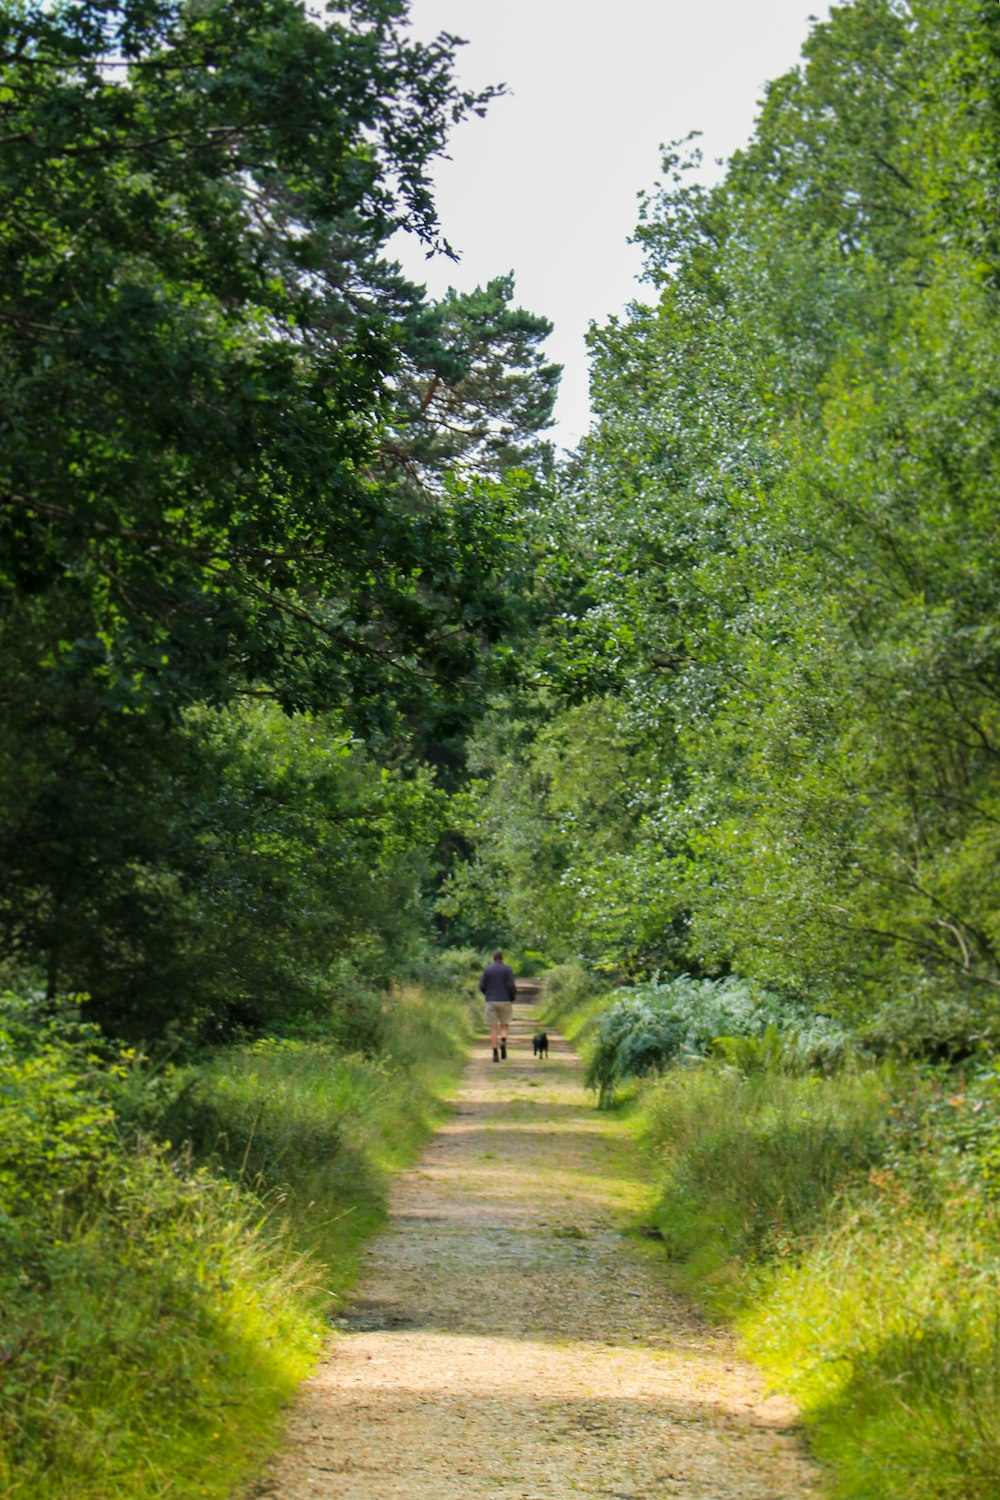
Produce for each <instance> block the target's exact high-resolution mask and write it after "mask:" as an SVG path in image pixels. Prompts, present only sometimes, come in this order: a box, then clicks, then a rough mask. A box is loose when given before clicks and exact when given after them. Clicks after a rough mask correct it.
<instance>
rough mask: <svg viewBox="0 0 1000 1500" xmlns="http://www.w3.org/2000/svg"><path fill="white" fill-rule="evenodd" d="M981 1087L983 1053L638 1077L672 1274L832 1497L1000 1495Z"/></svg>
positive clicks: (994, 1180) (996, 1223)
mask: <svg viewBox="0 0 1000 1500" xmlns="http://www.w3.org/2000/svg"><path fill="white" fill-rule="evenodd" d="M998 1102H1000V1082H998V1075H997V1073H996V1070H995V1069H993V1068H992V1067H989V1066H987V1067H984V1068H982V1069H980V1070H979V1071H978V1073H977V1074H976V1075H975V1076H974V1077H972V1078H958V1079H956V1078H955V1077H954V1076H949V1075H946V1074H945V1075H937V1076H936V1075H934V1074H928V1073H927V1072H921V1071H920V1070H918V1069H917V1068H915V1067H906V1068H902V1067H900V1068H895V1069H876V1068H874V1067H870V1068H868V1069H864V1068H860V1067H855V1068H854V1069H849V1070H845V1071H844V1072H842V1073H841V1074H839V1075H835V1076H832V1077H813V1078H806V1077H801V1076H789V1075H788V1074H786V1073H784V1072H782V1071H781V1070H780V1069H776V1070H774V1071H772V1072H765V1073H760V1074H756V1075H751V1076H748V1077H741V1076H740V1075H738V1074H737V1073H736V1072H735V1071H734V1070H732V1069H728V1068H720V1067H718V1066H714V1065H711V1064H708V1065H703V1066H702V1067H701V1068H694V1069H676V1070H673V1071H671V1072H669V1073H667V1074H666V1075H664V1076H663V1077H662V1078H660V1079H659V1080H658V1081H657V1082H656V1083H653V1084H650V1085H649V1086H647V1088H646V1089H645V1091H644V1094H643V1118H644V1122H645V1124H644V1128H645V1138H646V1142H647V1146H648V1148H649V1151H650V1154H651V1160H652V1162H653V1165H654V1170H655V1172H656V1174H657V1178H658V1185H659V1207H658V1222H659V1225H660V1227H661V1230H662V1232H663V1235H664V1238H665V1240H666V1243H667V1248H668V1251H669V1253H670V1255H671V1256H672V1258H673V1260H674V1274H675V1276H676V1278H677V1279H678V1281H679V1282H680V1284H681V1285H682V1286H683V1287H684V1288H685V1289H686V1290H688V1291H690V1292H693V1293H694V1294H695V1295H696V1296H697V1297H698V1298H699V1299H700V1300H701V1301H702V1303H703V1304H705V1305H706V1306H707V1307H708V1308H709V1309H710V1310H711V1311H712V1312H714V1313H717V1314H718V1313H721V1314H724V1315H727V1316H730V1317H732V1318H735V1320H736V1321H737V1323H738V1325H739V1327H740V1328H741V1330H742V1332H743V1336H744V1341H745V1346H746V1348H747V1350H748V1352H749V1353H750V1354H751V1355H752V1356H753V1357H754V1358H755V1359H757V1360H758V1361H759V1362H760V1363H762V1364H763V1365H764V1367H765V1368H766V1369H767V1370H768V1371H769V1372H770V1373H771V1375H772V1377H773V1378H774V1380H775V1382H776V1383H777V1384H779V1385H780V1386H782V1387H783V1388H784V1389H786V1390H788V1391H790V1392H791V1393H792V1394H793V1395H794V1396H795V1397H796V1399H797V1400H798V1401H799V1402H800V1404H801V1406H802V1408H803V1411H804V1413H805V1415H806V1418H807V1420H808V1423H809V1425H810V1430H811V1434H812V1439H813V1442H814V1445H815V1448H816V1451H817V1453H818V1455H819V1456H820V1457H821V1458H822V1459H824V1460H825V1461H826V1462H827V1463H828V1465H829V1468H828V1486H829V1493H830V1494H831V1495H832V1496H836V1497H837V1500H874V1497H876V1496H877V1497H878V1500H998V1497H1000V1209H998V1197H1000V1129H998V1124H997V1104H998Z"/></svg>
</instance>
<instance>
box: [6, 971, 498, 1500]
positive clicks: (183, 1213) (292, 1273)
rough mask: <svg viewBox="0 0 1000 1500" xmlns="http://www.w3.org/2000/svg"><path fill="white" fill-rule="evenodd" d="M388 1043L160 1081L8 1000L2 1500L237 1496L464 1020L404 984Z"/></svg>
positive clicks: (456, 1056)
mask: <svg viewBox="0 0 1000 1500" xmlns="http://www.w3.org/2000/svg"><path fill="white" fill-rule="evenodd" d="M378 1031H379V1044H378V1047H377V1049H375V1050H373V1051H372V1052H371V1053H370V1055H367V1056H365V1055H362V1054H360V1053H353V1054H345V1053H344V1052H343V1051H342V1050H340V1049H338V1048H337V1047H336V1046H334V1045H332V1044H331V1043H329V1042H326V1041H324V1040H323V1039H322V1038H317V1039H312V1040H309V1041H287V1040H286V1041H264V1042H257V1043H254V1044H250V1045H247V1046H245V1047H239V1048H233V1049H229V1050H227V1051H226V1052H224V1053H219V1054H216V1055H215V1056H214V1057H212V1058H211V1059H210V1060H208V1061H206V1062H205V1063H203V1064H202V1065H200V1066H197V1067H186V1068H183V1069H176V1070H172V1071H168V1072H167V1073H161V1074H160V1075H158V1076H155V1077H150V1076H149V1074H148V1071H147V1070H145V1069H142V1068H140V1067H139V1066H138V1065H137V1064H136V1062H135V1060H134V1059H130V1058H128V1057H124V1058H120V1059H118V1060H117V1061H114V1060H112V1059H110V1058H109V1057H108V1056H107V1055H106V1054H105V1052H104V1050H103V1048H102V1047H101V1045H100V1043H99V1039H98V1038H97V1037H96V1036H95V1035H94V1034H93V1033H92V1032H90V1031H89V1030H88V1029H87V1028H85V1027H80V1026H78V1025H75V1024H73V1023H62V1024H61V1023H47V1024H45V1025H40V1024H39V1022H38V1021H37V1018H31V1017H30V1016H29V1014H28V1011H27V1010H26V1008H25V1007H22V1006H19V1005H18V1004H17V1002H14V1001H8V1003H7V1006H6V1010H5V1013H4V1016H3V1017H2V1018H0V1070H2V1082H3V1087H2V1088H0V1318H2V1334H0V1338H2V1343H0V1389H2V1393H3V1400H2V1406H0V1496H3V1497H4V1500H8V1497H9V1500H29V1497H30V1500H64V1497H65V1500H69V1497H73V1500H113V1497H122V1500H125V1497H129V1500H147V1497H150V1500H151V1497H153V1496H165V1495H170V1496H171V1497H188V1496H191V1497H209V1500H222V1497H224V1496H228V1495H229V1494H231V1492H232V1488H233V1485H234V1483H235V1482H236V1481H237V1480H238V1478H239V1476H240V1475H241V1474H242V1473H244V1472H246V1470H247V1468H248V1467H250V1466H253V1465H255V1464H257V1463H259V1462H260V1459H261V1456H262V1453H264V1452H265V1451H266V1447H267V1444H268V1442H269V1441H271V1440H272V1438H273V1436H274V1434H275V1432H276V1429H277V1424H278V1421H279V1416H280V1409H281V1406H282V1403H283V1402H284V1401H285V1400H286V1399H287V1397H288V1395H289V1394H290V1393H291V1392H292V1391H293V1390H294V1388H295V1386H296V1384H297V1383H298V1381H299V1380H300V1379H301V1378H302V1377H303V1375H304V1374H305V1373H307V1371H308V1369H309V1368H310V1366H311V1365H312V1363H313V1362H314V1360H315V1358H316V1356H317V1353H318V1352H319V1349H320V1348H321V1345H322V1342H323V1339H324V1336H325V1333H326V1330H327V1328H328V1326H329V1315H330V1312H331V1310H334V1311H335V1309H336V1305H337V1300H336V1299H337V1297H338V1295H339V1294H340V1293H342V1292H343V1291H344V1290H345V1288H346V1287H347V1286H348V1284H349V1282H350V1279H351V1277H352V1275H353V1274H354V1270H355V1267H356V1260H357V1254H358V1249H359V1246H360V1245H361V1244H362V1243H363V1240H364V1239H365V1237H366V1236H367V1235H369V1234H370V1233H371V1231H372V1230H373V1228H375V1227H376V1226H377V1224H378V1223H379V1221H380V1219H381V1217H382V1214H383V1211H384V1203H385V1190H386V1184H387V1178H388V1174H389V1172H390V1171H391V1170H392V1169H393V1168H394V1167H396V1166H399V1165H402V1164H403V1163H405V1162H407V1161H409V1160H411V1159H412V1158H413V1157H414V1155H415V1154H416V1152H417V1150H418V1149H419V1146H420V1144H421V1143H422V1141H423V1140H424V1139H425V1137H426V1134H427V1133H428V1131H429V1129H430V1128H431V1127H432V1126H433V1123H434V1122H435V1120H436V1119H437V1118H438V1117H439V1115H440V1113H441V1110H442V1108H443V1106H442V1102H441V1101H442V1099H443V1098H444V1096H445V1095H446V1093H447V1091H448V1090H449V1088H450V1087H451V1086H452V1083H453V1081H454V1079H455V1078H456V1077H457V1072H458V1069H459V1066H460V1063H461V1059H462V1057H463V1055H464V1051H465V1046H466V1043H467V1039H468V1036H469V1019H468V1007H467V1002H466V1001H465V1000H464V999H462V998H461V997H460V996H459V994H458V993H457V991H451V992H448V993H445V992H440V991H438V992H429V991H427V990H419V989H416V988H411V989H404V990H400V991H398V992H397V993H396V994H395V995H394V996H393V997H392V999H391V1001H390V1002H389V1003H387V1005H386V1007H385V1011H384V1014H383V1016H382V1018H381V1021H380V1024H379V1028H378ZM168 1141H169V1142H171V1143H172V1144H167V1142H168Z"/></svg>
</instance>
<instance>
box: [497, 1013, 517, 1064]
mask: <svg viewBox="0 0 1000 1500" xmlns="http://www.w3.org/2000/svg"><path fill="white" fill-rule="evenodd" d="M512 1014H513V1006H511V1005H510V1004H509V1003H507V1004H504V1003H501V1004H500V1005H498V1006H497V1016H498V1019H499V1021H500V1056H501V1057H502V1058H503V1059H504V1060H505V1061H506V1058H507V1028H508V1026H509V1025H510V1018H511V1015H512Z"/></svg>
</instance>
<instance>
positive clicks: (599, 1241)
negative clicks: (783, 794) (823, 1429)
mask: <svg viewBox="0 0 1000 1500" xmlns="http://www.w3.org/2000/svg"><path fill="white" fill-rule="evenodd" d="M534 1030H535V1022H534V1016H533V1013H532V1009H531V1008H530V1007H528V1006H522V1005H518V1006H517V1008H516V1013H515V1022H514V1027H513V1039H512V1046H511V1049H510V1057H509V1059H508V1061H507V1062H506V1063H501V1064H499V1065H495V1064H494V1063H493V1062H492V1061H491V1060H490V1054H489V1050H488V1049H487V1048H486V1047H485V1046H484V1045H483V1044H482V1043H480V1044H478V1045H477V1048H476V1054H475V1056H474V1057H473V1059H472V1061H471V1062H470V1064H469V1067H468V1070H467V1072H466V1074H465V1079H464V1085H463V1088H462V1091H461V1094H460V1096H459V1098H458V1101H457V1104H456V1108H455V1113H454V1115H453V1116H452V1118H451V1119H450V1120H449V1121H448V1123H447V1124H446V1125H445V1126H444V1128H443V1129H442V1130H440V1131H439V1133H438V1134H437V1135H436V1136H435V1137H434V1139H433V1140H432V1142H431V1143H430V1146H429V1147H428V1149H427V1151H426V1153H425V1154H424V1156H423V1158H422V1160H421V1161H420V1163H419V1165H418V1166H417V1167H415V1168H414V1169H413V1170H412V1171H410V1172H409V1173H407V1174H405V1175H404V1176H403V1177H402V1178H401V1179H400V1180H399V1181H398V1182H397V1184H396V1187H395V1191H394V1193H393V1200H392V1214H391V1219H390V1222H389V1225H388V1227H387V1229H386V1230H385V1232H384V1233H383V1234H382V1235H381V1236H380V1237H379V1239H378V1240H377V1242H376V1243H375V1245H374V1247H373V1248H372V1250H371V1251H370V1252H369V1264H368V1269H367V1272H366V1274H365V1275H364V1276H363V1277H362V1279H361V1282H360V1284H359V1286H358V1289H357V1293H356V1296H355V1298H354V1300H353V1302H352V1304H351V1306H350V1308H349V1309H348V1310H347V1316H345V1317H344V1318H343V1319H342V1320H341V1323H342V1327H343V1329H344V1334H343V1336H342V1337H341V1338H340V1339H338V1340H337V1341H336V1343H335V1345H334V1348H333V1351H332V1354H331V1357H330V1359H329V1360H328V1361H327V1362H326V1364H324V1365H323V1366H322V1368H321V1369H320V1370H319V1372H318V1373H317V1374H316V1376H315V1377H314V1378H313V1379H312V1381H310V1382H309V1384H308V1385H307V1387H306V1388H305V1391H304V1393H303V1396H302V1399H301V1401H300V1403H299V1405H298V1407H297V1410H296V1413H295V1415H294V1418H293V1421H292V1424H291V1431H290V1438H289V1445H288V1448H287V1450H286V1452H285V1453H284V1454H283V1455H282V1456H281V1457H280V1459H279V1460H278V1462H277V1463H275V1464H274V1465H273V1466H272V1468H271V1469H270V1470H269V1472H268V1474H267V1475H266V1476H265V1478H264V1479H263V1480H262V1481H261V1482H260V1483H259V1484H258V1486H257V1487H256V1489H255V1490H254V1494H255V1495H256V1496H259V1497H264V1496H268V1497H270V1496H275V1497H278V1500H305V1497H307V1496H308V1497H312V1500H316V1497H322V1500H327V1497H329V1500H334V1497H335V1500H388V1497H390V1496H397V1495H402V1496H406V1497H408V1500H480V1497H486V1496H489V1497H491V1500H569V1497H574V1496H584V1497H587V1500H654V1497H655V1500H659V1497H668V1496H682V1497H684V1500H799V1497H803V1496H809V1495H814V1494H818V1490H819V1485H818V1480H817V1475H816V1471H815V1469H813V1468H812V1467H811V1465H810V1464H809V1463H808V1462H807V1461H806V1460H805V1458H804V1457H803V1454H802V1450H801V1447H800V1444H799V1442H798V1439H797V1437H796V1435H795V1432H794V1430H793V1428H792V1426H791V1423H792V1417H793V1414H792V1412H791V1410H790V1409H789V1408H788V1407H787V1406H786V1405H785V1404H784V1403H783V1402H781V1401H779V1400H776V1399H770V1400H768V1399H766V1398H765V1395H764V1392H763V1389H762V1385H761V1381H760V1379H759V1377H758V1376H757V1374H756V1373H755V1372H754V1371H753V1370H752V1369H751V1368H750V1367H748V1366H746V1365H744V1364H742V1363H740V1362H739V1361H738V1360H737V1359H735V1358H734V1355H733V1351H732V1346H731V1342H730V1340H729V1339H728V1337H727V1336H726V1335H725V1334H722V1333H719V1332H718V1331H716V1330H713V1329H711V1328H707V1327H706V1326H705V1325H704V1324H702V1323H701V1322H699V1321H698V1320H697V1319H696V1318H695V1317H694V1316H693V1315H692V1313H691V1311H690V1310H689V1309H688V1308H686V1307H685V1306H684V1305H682V1304H680V1303H679V1302H678V1301H677V1300H676V1299H674V1298H672V1297H671V1295H670V1294H669V1293H668V1292H667V1291H666V1290H665V1288H664V1287H663V1285H662V1276H661V1275H659V1274H658V1271H657V1266H656V1263H655V1259H654V1257H653V1255H651V1254H645V1255H644V1254H643V1253H642V1249H641V1248H639V1247H637V1245H636V1242H635V1240H634V1238H632V1237H629V1238H628V1239H624V1238H623V1237H622V1233H621V1226H622V1225H623V1223H624V1221H625V1219H626V1217H632V1216H634V1215H635V1213H636V1211H637V1210H641V1206H642V1203H643V1201H644V1188H643V1184H642V1183H641V1181H640V1180H639V1178H638V1175H637V1172H636V1165H635V1163H634V1150H633V1147H632V1143H631V1142H630V1140H629V1139H628V1137H627V1136H626V1135H625V1133H624V1131H623V1130H622V1127H621V1125H620V1124H619V1123H618V1122H616V1121H615V1120H614V1119H613V1118H612V1117H608V1116H606V1115H601V1114H598V1113H597V1111H596V1110H595V1109H594V1108H593V1104H592V1102H591V1100H590V1098H589V1097H588V1096H587V1095H586V1094H585V1093H584V1091H583V1088H582V1084H581V1077H580V1063H579V1059H578V1058H577V1057H576V1055H575V1054H574V1053H573V1052H572V1051H571V1049H570V1048H569V1047H568V1046H567V1044H566V1043H565V1042H563V1041H562V1040H561V1039H559V1038H555V1037H553V1038H552V1039H551V1052H550V1056H549V1059H548V1061H547V1062H545V1061H538V1060H536V1059H535V1058H534V1057H533V1056H532V1050H531V1036H532V1032H533V1031H534ZM650 1248H651V1249H652V1248H655V1247H650Z"/></svg>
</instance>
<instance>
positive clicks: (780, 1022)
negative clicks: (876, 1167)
mask: <svg viewBox="0 0 1000 1500" xmlns="http://www.w3.org/2000/svg"><path fill="white" fill-rule="evenodd" d="M769 1027H770V1028H773V1029H774V1032H775V1033H776V1035H777V1037H780V1038H781V1041H782V1046H781V1047H780V1049H778V1048H776V1047H774V1046H772V1055H774V1056H775V1057H777V1055H778V1052H779V1051H780V1055H781V1058H782V1060H783V1061H785V1062H787V1063H793V1064H794V1063H798V1064H801V1065H811V1066H817V1065H825V1066H831V1065H832V1064H834V1063H835V1062H838V1061H841V1060H842V1059H843V1058H844V1057H845V1056H846V1055H847V1053H848V1051H849V1049H850V1042H849V1038H848V1035H847V1033H846V1032H845V1031H844V1030H843V1028H841V1027H839V1026H837V1025H836V1024H835V1023H834V1022H833V1021H830V1020H828V1019H827V1018H826V1017H823V1016H817V1015H815V1014H814V1013H813V1012H810V1011H809V1010H807V1009H806V1008H805V1007H804V1006H801V1005H797V1004H795V1003H793V1002H790V1001H787V1000H784V999H782V998H781V997H780V996H777V995H775V994H772V993H770V992H769V991H767V990H762V989H758V988H757V987H755V986H753V985H751V984H750V983H749V982H748V981H746V980H743V979H738V978H735V977H733V978H726V979H716V980H713V979H693V978H691V976H690V975H687V974H682V975H680V976H678V977H677V978H675V979H669V980H659V979H656V980H652V981H650V982H649V983H647V984H643V985H637V986H635V987H633V988H632V989H631V990H630V991H629V993H628V994H627V995H625V996H624V997H623V998H622V999H620V1000H618V1001H617V1002H616V1003H615V1004H613V1005H612V1006H611V1007H610V1009H608V1010H607V1012H606V1013H605V1014H604V1015H603V1016H602V1018H601V1022H600V1026H599V1029H598V1034H597V1041H596V1044H595V1046H594V1049H593V1052H592V1053H591V1056H590V1059H589V1062H588V1067H587V1084H588V1086H589V1087H590V1088H593V1089H597V1090H598V1092H599V1096H600V1102H601V1103H602V1104H607V1103H609V1102H610V1100H611V1099H612V1098H613V1096H614V1091H615V1088H616V1086H617V1085H618V1084H619V1083H621V1082H623V1081H625V1080H626V1079H630V1078H641V1077H643V1076H644V1075H645V1074H647V1073H651V1072H655V1071H656V1070H657V1069H659V1068H662V1067H664V1066H665V1065H667V1064H668V1063H671V1062H673V1061H675V1060H676V1059H678V1058H680V1057H684V1056H697V1057H704V1056H706V1055H707V1054H708V1053H709V1052H710V1051H711V1049H712V1046H713V1043H714V1042H715V1041H716V1039H717V1038H720V1037H726V1038H739V1037H756V1038H763V1037H764V1036H765V1034H766V1033H767V1031H768V1028H769ZM744 1050H747V1049H744ZM748 1055H749V1053H748ZM761 1056H763V1054H761Z"/></svg>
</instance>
